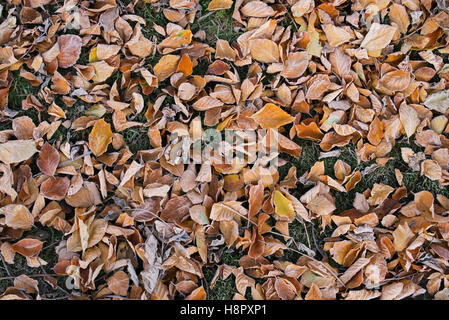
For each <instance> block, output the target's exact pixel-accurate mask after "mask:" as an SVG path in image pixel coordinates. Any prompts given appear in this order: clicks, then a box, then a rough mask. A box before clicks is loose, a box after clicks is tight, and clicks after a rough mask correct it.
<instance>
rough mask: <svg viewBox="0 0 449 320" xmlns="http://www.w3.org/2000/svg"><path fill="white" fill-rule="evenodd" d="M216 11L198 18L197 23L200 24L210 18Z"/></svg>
mask: <svg viewBox="0 0 449 320" xmlns="http://www.w3.org/2000/svg"><path fill="white" fill-rule="evenodd" d="M214 12H215V11H211V12H209V13H206V14H205V15H204V16H201V17H199V18H198V20H197V22H200V21H201V20H203V19H206V18H207V17H209V16H210V15H212V14H213V13H214Z"/></svg>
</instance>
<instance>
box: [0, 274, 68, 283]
mask: <svg viewBox="0 0 449 320" xmlns="http://www.w3.org/2000/svg"><path fill="white" fill-rule="evenodd" d="M25 275H26V276H27V277H30V278H40V277H49V276H50V277H66V275H64V274H43V273H38V274H25ZM15 278H17V277H16V276H9V277H1V278H0V281H1V280H11V279H15Z"/></svg>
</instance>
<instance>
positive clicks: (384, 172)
mask: <svg viewBox="0 0 449 320" xmlns="http://www.w3.org/2000/svg"><path fill="white" fill-rule="evenodd" d="M209 2H210V1H208V0H206V1H203V0H200V1H199V5H200V11H198V13H197V18H196V19H195V21H194V22H193V23H192V24H191V25H190V29H191V31H192V33H196V32H197V31H200V30H203V31H205V35H206V37H205V39H204V41H203V42H204V43H206V44H208V45H209V46H210V47H212V48H215V47H216V41H217V39H223V40H227V41H229V43H232V42H233V41H235V40H236V39H237V38H238V36H239V35H240V34H242V31H241V29H239V28H238V27H236V24H235V21H234V20H233V19H232V14H233V10H234V6H232V7H231V8H229V9H224V10H219V11H207V7H208V5H209ZM276 2H277V1H276ZM117 3H119V4H122V5H123V6H125V5H127V4H128V3H130V1H123V2H121V1H118V0H117ZM267 3H271V2H270V1H267ZM317 4H318V1H317ZM58 6H60V4H56V3H52V4H48V5H45V6H44V7H45V9H46V10H50V11H54V9H55V8H58ZM288 7H289V6H288ZM432 8H433V7H432ZM347 10H350V8H347ZM433 12H435V10H434V11H433ZM135 14H137V15H139V16H141V17H142V18H143V19H145V22H146V25H145V26H143V28H142V33H143V35H144V36H145V37H146V38H148V39H152V40H153V39H155V40H156V41H157V42H158V43H159V42H161V41H162V40H163V39H164V38H165V37H164V36H162V35H161V34H159V33H157V32H156V31H155V30H154V27H153V26H154V24H157V25H159V26H165V25H166V24H167V23H168V20H167V19H166V18H165V17H164V15H163V14H162V13H161V12H160V11H159V12H156V11H155V9H154V4H151V3H147V2H143V1H139V2H138V3H137V4H136V10H135ZM5 15H6V13H5V12H3V16H5ZM383 22H384V23H388V21H387V20H384V21H383ZM280 25H283V26H291V27H294V26H295V24H294V23H293V21H292V17H291V15H285V17H283V19H282V22H281V23H280ZM396 45H397V46H399V44H396ZM89 49H90V48H85V47H83V48H82V51H81V54H80V57H79V59H78V61H77V63H78V64H80V65H84V64H88V63H89ZM434 52H436V53H437V54H438V55H439V56H440V57H441V58H443V59H444V63H445V64H446V63H448V54H447V53H439V52H438V51H437V50H435V51H434ZM413 55H415V56H413ZM162 56H163V54H161V53H159V52H155V53H154V54H152V55H151V56H149V57H147V58H146V59H145V64H144V65H146V66H152V67H153V66H154V65H155V64H156V63H157V62H158V61H159V60H160V59H161V57H162ZM410 57H411V58H410V59H411V60H417V59H418V58H419V56H416V53H414V52H412V53H411V56H410ZM419 59H420V58H419ZM317 61H318V60H317ZM209 65H210V62H209V61H208V59H207V58H206V57H202V58H199V59H198V65H197V66H195V67H194V69H193V73H194V74H199V75H202V74H205V72H206V70H207V69H208V67H209ZM149 69H151V68H149ZM247 71H248V67H247V66H244V67H241V68H239V69H238V73H239V74H240V75H241V76H242V79H244V78H245V74H246V72H247ZM12 76H13V81H12V84H11V87H10V89H9V95H8V101H7V105H8V108H9V109H10V110H13V111H16V112H17V114H16V115H15V116H14V117H16V118H17V117H20V116H25V115H26V116H28V117H30V118H31V119H32V120H33V122H34V123H35V124H36V125H37V124H38V123H39V122H40V121H43V120H48V119H50V117H49V116H48V115H47V114H45V112H42V113H41V114H39V112H38V111H37V110H36V109H34V108H32V109H29V110H23V109H22V100H24V99H25V98H26V97H27V96H28V95H30V94H33V95H35V96H38V92H39V90H40V87H39V86H37V87H36V86H32V85H31V84H30V83H29V82H28V81H27V80H26V79H24V78H23V77H21V76H20V71H19V70H15V71H12ZM121 77H122V75H121V73H120V72H116V73H114V74H113V75H112V76H111V77H109V78H108V79H107V80H106V81H105V83H107V84H109V85H112V84H113V83H114V82H115V81H121ZM435 77H438V75H436V76H435ZM269 79H270V75H267V78H266V79H265V80H264V81H265V83H266V84H268V83H269ZM438 81H440V79H439V78H438V79H436V78H435V79H432V82H433V83H437V82H438ZM446 87H447V86H446ZM162 89H163V86H159V88H155V90H154V91H153V93H151V94H150V95H143V98H144V101H145V105H146V104H147V102H148V101H151V102H153V103H154V100H155V97H156V96H157V95H158V94H161V93H162V92H163V91H162ZM169 99H171V98H169ZM56 101H57V103H58V104H59V105H64V103H63V102H62V100H61V97H60V96H58V97H57V98H56ZM169 101H170V102H172V101H173V100H169ZM85 107H86V104H85V103H83V101H79V100H78V101H77V102H75V104H74V105H73V106H70V107H64V110H65V112H66V114H65V116H66V120H70V121H74V120H76V119H77V118H79V117H80V116H83V115H84V112H85ZM446 114H447V112H446ZM310 117H312V115H306V114H305V115H303V118H302V120H303V119H305V118H310ZM104 118H105V120H106V122H110V123H111V122H112V120H111V119H112V114H111V113H107V114H106V115H105V116H104ZM133 121H138V122H142V123H145V122H146V121H147V119H146V118H145V116H144V112H142V113H141V114H139V115H137V116H136V117H135V118H134V119H133ZM291 127H292V124H288V125H286V126H284V131H283V132H284V134H285V135H288V134H287V133H288V132H289V131H290V129H291ZM10 129H12V121H11V119H9V120H7V119H6V120H5V121H2V122H1V123H0V130H10ZM90 130H91V129H90V128H89V129H86V130H81V131H73V130H71V129H67V128H65V127H63V126H60V127H59V128H58V129H57V131H56V132H55V134H54V135H53V136H52V137H51V138H50V139H48V140H47V142H48V143H50V144H52V145H54V144H56V143H59V142H61V141H68V142H69V143H75V142H77V141H82V140H84V141H88V139H89V138H88V136H89V132H90ZM147 131H148V128H147V127H131V128H128V129H125V130H123V131H121V134H122V136H123V138H124V140H125V143H126V145H127V146H128V148H129V150H130V151H131V152H132V153H133V154H134V153H137V152H138V151H139V150H148V149H151V143H150V141H149V139H148V133H147ZM443 135H445V136H446V137H449V136H448V134H447V130H446V133H443ZM292 141H294V142H295V143H296V144H297V145H299V146H300V147H301V148H302V151H301V155H300V156H299V157H295V156H292V155H288V154H285V153H283V154H282V155H281V158H282V159H284V160H286V161H287V164H286V165H284V166H282V167H281V168H280V170H279V181H282V180H283V179H284V178H285V177H286V176H287V173H288V171H289V168H290V167H292V166H293V167H296V170H297V171H296V176H297V177H298V178H299V177H301V176H303V175H304V174H306V173H307V172H308V171H309V170H310V168H312V167H313V166H314V164H316V163H317V162H318V161H324V168H325V173H326V174H328V175H329V176H332V177H333V178H335V175H334V165H335V163H336V162H337V161H338V160H342V161H344V162H345V163H346V164H348V165H349V166H350V169H351V172H353V171H360V172H362V173H363V172H366V169H367V168H370V167H371V168H374V169H373V170H370V171H369V173H367V174H366V175H363V176H362V179H361V181H360V182H359V183H358V184H357V185H356V186H355V188H353V189H352V190H350V191H349V192H339V191H336V190H333V189H331V191H330V193H331V195H332V198H333V199H334V201H335V207H336V210H335V211H334V212H333V214H334V215H339V214H340V213H342V212H345V211H346V210H349V209H352V208H353V203H354V199H355V196H356V194H357V193H363V192H365V191H366V190H368V189H372V188H373V186H374V185H375V184H383V185H388V186H391V187H393V188H395V189H397V188H399V187H400V184H399V183H398V180H397V177H396V175H395V169H399V170H400V172H401V173H402V175H403V186H405V188H406V190H407V195H406V197H404V198H403V199H402V200H401V204H405V203H409V202H411V201H413V199H414V195H415V194H416V193H418V192H420V191H429V192H431V193H432V195H433V196H434V197H435V198H436V197H437V195H443V196H445V197H449V191H448V188H447V186H444V185H442V183H441V181H435V180H431V179H430V178H429V177H427V176H425V175H422V174H421V173H420V171H415V170H413V169H412V168H411V167H410V166H409V165H408V164H406V163H405V162H404V161H403V159H402V157H401V148H411V149H412V150H413V151H414V152H420V151H424V147H423V146H422V145H419V144H417V143H416V141H415V139H414V136H413V137H410V138H407V137H406V136H404V135H401V137H400V138H399V139H397V140H396V143H395V145H394V146H393V147H392V150H391V152H390V153H388V157H391V159H390V160H389V161H387V162H386V164H385V165H377V166H374V167H373V165H375V164H376V163H377V162H376V159H375V158H373V159H370V160H368V161H360V159H358V154H357V146H356V144H355V143H354V142H350V143H348V144H346V145H345V146H343V147H340V148H338V149H339V150H340V151H341V152H340V154H339V155H338V156H331V157H326V158H324V159H320V153H321V152H323V150H322V149H321V148H320V142H316V141H311V140H310V139H303V138H300V137H298V136H295V137H294V138H293V139H292ZM31 166H32V169H33V170H32V171H33V174H35V173H36V171H34V170H35V169H36V166H35V164H34V163H33V164H31ZM33 166H34V167H33ZM307 190H310V185H303V184H301V183H298V184H297V186H296V188H294V189H290V190H289V191H290V193H291V194H292V195H293V196H295V197H297V198H300V197H301V196H302V195H303V194H304V193H305V192H306V191H307ZM112 196H113V193H108V197H107V198H106V199H105V200H104V203H103V204H102V205H100V206H99V208H98V209H97V212H101V210H102V209H103V208H104V206H105V205H107V204H109V203H111V199H112ZM69 217H70V215H69V216H68V218H67V219H69ZM288 228H289V234H290V236H291V237H292V238H293V239H294V240H295V241H296V242H297V243H302V244H304V245H306V246H308V247H310V249H312V250H313V251H315V252H316V256H315V258H316V259H318V260H322V259H323V258H324V260H326V261H328V262H329V264H330V265H331V266H332V267H334V268H336V270H338V273H339V274H340V275H341V274H343V273H344V272H345V271H346V270H347V267H343V266H341V265H339V264H338V263H336V262H335V261H334V260H333V259H332V258H331V257H330V256H329V253H328V252H324V251H323V247H324V240H325V239H326V238H329V237H331V235H332V231H333V229H334V227H332V228H326V229H324V230H323V228H321V226H320V221H318V220H312V221H311V222H305V223H304V222H303V223H301V222H300V221H299V220H295V221H294V222H292V223H290V224H289V226H288ZM305 229H307V230H305ZM22 237H24V238H26V237H37V238H39V239H40V240H41V241H42V242H43V249H42V250H41V252H40V254H39V257H40V258H42V259H43V260H45V261H46V262H47V263H48V264H47V265H46V266H43V267H37V268H32V267H29V266H28V265H27V263H26V260H25V258H24V257H23V256H21V255H20V254H16V255H15V258H14V263H13V264H5V263H4V264H0V278H1V280H0V292H4V291H5V290H6V288H8V287H10V286H13V280H14V278H15V277H17V276H19V275H21V274H26V275H30V276H31V277H33V279H36V280H38V283H39V284H38V285H39V291H40V295H41V297H42V298H45V299H56V298H67V297H68V296H69V291H70V290H69V289H67V288H66V285H65V280H66V277H65V276H60V277H57V279H58V286H57V287H56V288H52V286H51V285H49V284H48V283H47V282H45V281H44V280H43V278H44V275H45V274H46V273H48V274H54V270H53V267H54V265H55V264H56V263H57V261H58V256H57V254H56V252H55V248H56V247H57V246H58V244H59V243H60V241H61V240H62V239H67V236H64V235H63V232H61V231H58V230H56V229H55V228H52V227H44V226H42V225H41V224H40V223H35V224H34V225H33V226H32V227H31V229H30V230H27V231H25V233H24V234H23V236H22ZM276 238H279V239H281V237H276ZM442 242H443V244H444V246H447V241H446V240H442ZM290 246H291V247H292V248H295V246H294V245H293V244H290ZM220 253H221V257H220V263H219V264H216V265H211V264H209V265H206V266H204V267H203V272H204V279H203V280H202V281H200V282H202V283H204V289H205V292H206V294H207V299H232V298H233V297H234V295H235V293H236V292H237V289H236V283H235V277H234V276H230V277H228V278H227V279H226V280H220V279H219V280H218V281H217V282H216V284H215V286H214V288H213V289H210V288H209V286H208V285H207V284H208V283H210V282H211V281H212V278H213V277H214V275H215V273H216V271H217V266H218V265H221V264H225V265H230V266H235V267H239V259H240V258H242V257H243V256H245V255H246V254H247V253H246V252H244V251H242V250H239V249H236V248H235V247H234V246H231V248H226V246H223V247H222V248H221V249H220ZM301 256H302V254H298V253H296V252H293V251H288V250H287V251H285V255H284V257H283V260H285V261H289V262H292V263H296V261H297V260H298V259H299V258H300V257H301ZM270 261H272V259H271V258H270ZM446 262H447V260H446ZM39 274H40V275H42V276H39ZM107 277H109V275H106V274H105V273H104V272H103V271H101V272H100V274H99V276H98V277H97V281H98V283H99V284H100V287H101V283H102V282H103V283H104V280H105V279H106V278H107ZM263 282H264V281H263V279H262V278H260V279H256V283H263ZM420 284H421V285H422V286H425V285H426V282H425V281H424V282H421V283H420ZM246 297H247V298H252V296H251V294H250V291H249V290H248V291H247V292H246ZM421 297H422V296H421Z"/></svg>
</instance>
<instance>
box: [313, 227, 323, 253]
mask: <svg viewBox="0 0 449 320" xmlns="http://www.w3.org/2000/svg"><path fill="white" fill-rule="evenodd" d="M312 238H313V244H314V245H315V248H316V249H317V250H318V252H319V253H320V254H321V256H323V257H324V256H325V254H324V252H323V250H321V248H320V247H319V246H318V244H317V243H316V238H315V229H313V226H312Z"/></svg>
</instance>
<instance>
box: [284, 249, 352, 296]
mask: <svg viewBox="0 0 449 320" xmlns="http://www.w3.org/2000/svg"><path fill="white" fill-rule="evenodd" d="M287 250H291V251H293V252H296V253H298V254H300V255H302V256H306V257H308V258H310V260H313V261H315V262H317V263H319V264H321V265H323V267H324V268H326V270H327V271H329V272H330V273H331V274H332V275H333V276H334V278H335V279H337V280H338V282H340V283H341V285H342V286H343V287H345V289H347V287H346V285H345V283H344V282H343V281H342V280H341V279H340V278H339V277H338V275H337V274H336V273H335V272H334V271H333V270H332V269H330V268H329V267H328V266H327V265H326V264H325V263H324V262H322V261H320V260H317V259H315V258H312V257H311V256H309V255H307V254H305V253H302V252H301V251H298V250H295V249H293V248H287Z"/></svg>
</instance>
